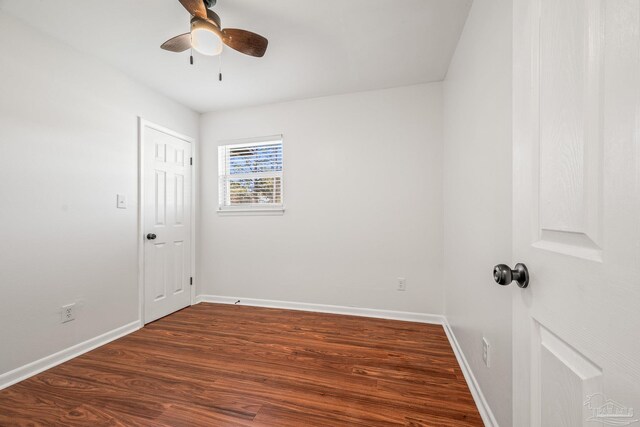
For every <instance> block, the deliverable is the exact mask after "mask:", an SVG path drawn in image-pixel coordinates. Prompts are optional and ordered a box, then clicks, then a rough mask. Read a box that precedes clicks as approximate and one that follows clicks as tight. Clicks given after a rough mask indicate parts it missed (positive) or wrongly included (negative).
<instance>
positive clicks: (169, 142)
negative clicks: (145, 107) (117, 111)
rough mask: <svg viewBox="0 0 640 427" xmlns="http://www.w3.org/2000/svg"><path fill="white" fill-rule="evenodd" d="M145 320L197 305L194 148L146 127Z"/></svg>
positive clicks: (151, 319) (144, 140)
mask: <svg viewBox="0 0 640 427" xmlns="http://www.w3.org/2000/svg"><path fill="white" fill-rule="evenodd" d="M143 126H144V128H143V133H142V134H143V144H144V150H143V153H144V154H143V156H144V157H143V161H144V168H143V171H144V177H143V185H144V191H143V194H144V220H143V222H144V228H143V231H144V241H145V243H144V321H145V323H149V322H152V321H154V320H156V319H159V318H160V317H163V316H166V315H167V314H170V313H173V312H174V311H177V310H180V309H181V308H184V307H186V306H188V305H190V304H191V290H190V278H191V256H192V254H191V209H192V205H191V166H190V163H191V161H190V159H191V144H190V143H189V142H188V141H186V140H184V139H181V138H178V137H177V136H175V135H173V134H172V133H170V132H168V131H167V132H165V131H161V130H158V129H156V128H154V127H150V126H147V125H145V124H143Z"/></svg>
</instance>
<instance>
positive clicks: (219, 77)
mask: <svg viewBox="0 0 640 427" xmlns="http://www.w3.org/2000/svg"><path fill="white" fill-rule="evenodd" d="M218 81H219V82H221V81H222V52H220V55H218Z"/></svg>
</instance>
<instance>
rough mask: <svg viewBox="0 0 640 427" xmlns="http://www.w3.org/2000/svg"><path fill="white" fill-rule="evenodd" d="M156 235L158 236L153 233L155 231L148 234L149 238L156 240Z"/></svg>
mask: <svg viewBox="0 0 640 427" xmlns="http://www.w3.org/2000/svg"><path fill="white" fill-rule="evenodd" d="M156 237H157V236H156V235H155V234H153V233H149V234H147V240H155V239H156Z"/></svg>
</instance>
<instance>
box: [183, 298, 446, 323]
mask: <svg viewBox="0 0 640 427" xmlns="http://www.w3.org/2000/svg"><path fill="white" fill-rule="evenodd" d="M238 301H239V302H238ZM201 302H211V303H217V304H236V303H237V304H238V305H249V306H253V307H268V308H283V309H287V310H299V311H312V312H316V313H332V314H346V315H349V316H362V317H375V318H378V319H392V320H404V321H407V322H418V323H433V324H436V325H443V324H444V323H445V318H444V316H442V315H439V314H424V313H412V312H409V311H391V310H378V309H373V308H359V307H345V306H340V305H325V304H310V303H306V302H292V301H274V300H266V299H255V298H241V297H223V296H218V295H198V296H197V297H196V304H197V303H201Z"/></svg>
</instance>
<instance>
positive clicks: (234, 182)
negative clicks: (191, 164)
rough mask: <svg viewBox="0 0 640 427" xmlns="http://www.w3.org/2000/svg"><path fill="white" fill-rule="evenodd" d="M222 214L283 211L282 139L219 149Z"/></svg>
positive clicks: (279, 136)
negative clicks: (228, 212) (249, 211)
mask: <svg viewBox="0 0 640 427" xmlns="http://www.w3.org/2000/svg"><path fill="white" fill-rule="evenodd" d="M218 179H219V183H218V185H219V197H220V200H219V204H220V206H219V209H220V211H234V210H235V211H246V210H282V208H283V205H282V136H281V135H278V136H274V137H268V138H259V139H254V140H250V141H248V142H247V141H245V142H243V143H236V144H229V145H223V146H220V147H218Z"/></svg>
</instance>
